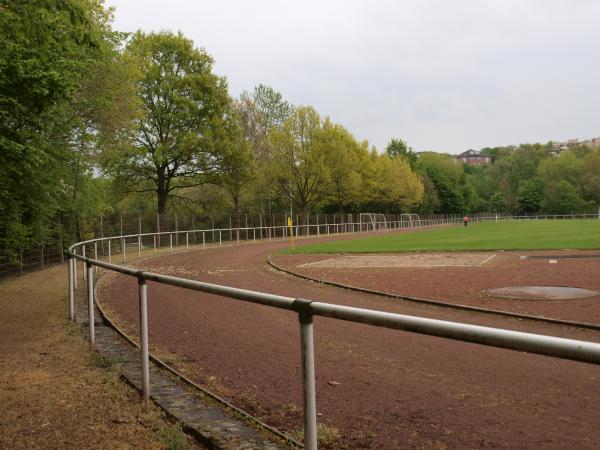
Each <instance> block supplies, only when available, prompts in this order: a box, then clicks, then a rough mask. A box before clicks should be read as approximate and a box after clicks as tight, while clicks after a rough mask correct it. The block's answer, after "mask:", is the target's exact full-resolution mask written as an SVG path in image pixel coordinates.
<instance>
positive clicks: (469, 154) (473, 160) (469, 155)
mask: <svg viewBox="0 0 600 450" xmlns="http://www.w3.org/2000/svg"><path fill="white" fill-rule="evenodd" d="M456 160H457V161H460V162H463V163H465V164H469V165H472V166H484V165H487V164H491V163H492V157H491V156H489V155H482V154H481V153H480V152H478V151H477V150H473V149H469V150H467V151H466V152H462V153H461V154H460V155H458V156H457V157H456Z"/></svg>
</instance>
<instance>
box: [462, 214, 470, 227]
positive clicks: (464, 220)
mask: <svg viewBox="0 0 600 450" xmlns="http://www.w3.org/2000/svg"><path fill="white" fill-rule="evenodd" d="M469 220H471V219H469V216H465V217H463V222H464V223H465V227H466V226H467V224H468V223H469Z"/></svg>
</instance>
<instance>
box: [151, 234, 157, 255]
mask: <svg viewBox="0 0 600 450" xmlns="http://www.w3.org/2000/svg"><path fill="white" fill-rule="evenodd" d="M152 245H153V246H154V254H155V255H156V235H154V236H152Z"/></svg>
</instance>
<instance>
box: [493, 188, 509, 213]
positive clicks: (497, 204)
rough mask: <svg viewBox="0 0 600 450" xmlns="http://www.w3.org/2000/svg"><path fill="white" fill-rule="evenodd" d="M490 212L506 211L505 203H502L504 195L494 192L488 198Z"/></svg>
mask: <svg viewBox="0 0 600 450" xmlns="http://www.w3.org/2000/svg"><path fill="white" fill-rule="evenodd" d="M489 207H490V212H495V213H501V212H504V210H505V209H506V203H505V202H504V195H503V194H502V192H496V193H495V194H494V195H492V196H491V197H490V202H489Z"/></svg>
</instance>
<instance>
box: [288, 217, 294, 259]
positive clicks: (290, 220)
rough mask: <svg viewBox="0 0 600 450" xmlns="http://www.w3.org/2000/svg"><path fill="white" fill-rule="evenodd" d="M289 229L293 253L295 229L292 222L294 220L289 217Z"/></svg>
mask: <svg viewBox="0 0 600 450" xmlns="http://www.w3.org/2000/svg"><path fill="white" fill-rule="evenodd" d="M287 223H288V227H289V229H290V241H292V251H294V250H295V249H294V228H293V222H292V218H291V217H288V221H287Z"/></svg>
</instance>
